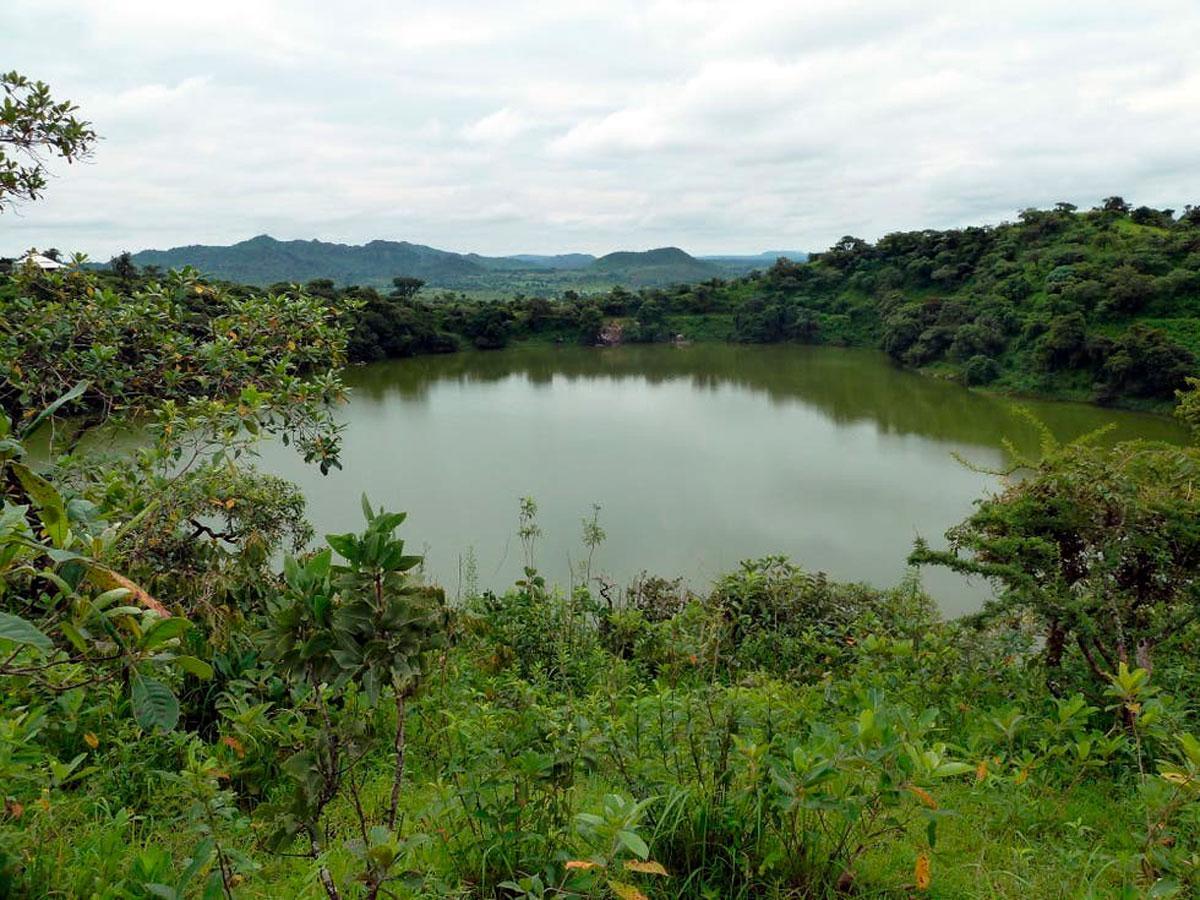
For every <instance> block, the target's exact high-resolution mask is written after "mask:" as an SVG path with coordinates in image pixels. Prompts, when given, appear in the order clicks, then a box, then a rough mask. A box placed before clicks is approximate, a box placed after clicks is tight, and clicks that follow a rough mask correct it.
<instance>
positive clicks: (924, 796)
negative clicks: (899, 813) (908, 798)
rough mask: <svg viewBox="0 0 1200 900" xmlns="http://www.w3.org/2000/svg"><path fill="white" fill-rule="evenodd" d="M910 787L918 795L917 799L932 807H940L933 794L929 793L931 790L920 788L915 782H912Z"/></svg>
mask: <svg viewBox="0 0 1200 900" xmlns="http://www.w3.org/2000/svg"><path fill="white" fill-rule="evenodd" d="M908 789H909V790H910V791H912V792H913V794H915V795H916V797H917V799H919V800H920V801H921V802H922V803H924V804H925V805H926V806H928V807H929V808H930V809H937V808H938V805H937V801H936V800H934V799H933V796H932V795H931V794H930V793H929V791H927V790H925V789H924V788H919V787H917V786H916V785H915V784H910V785H909V786H908Z"/></svg>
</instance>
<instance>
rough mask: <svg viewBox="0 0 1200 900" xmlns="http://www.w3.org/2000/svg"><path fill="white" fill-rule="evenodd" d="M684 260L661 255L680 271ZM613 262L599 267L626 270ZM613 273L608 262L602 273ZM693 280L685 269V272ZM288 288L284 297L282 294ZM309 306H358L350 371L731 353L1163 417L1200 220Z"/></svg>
mask: <svg viewBox="0 0 1200 900" xmlns="http://www.w3.org/2000/svg"><path fill="white" fill-rule="evenodd" d="M678 253H680V251H654V252H653V254H638V256H640V257H643V258H645V257H648V256H653V255H654V254H659V256H655V257H654V261H653V267H654V268H655V270H656V271H660V272H663V273H664V276H663V277H664V278H665V277H667V275H666V274H665V273H679V271H680V270H678V269H676V268H674V266H675V264H676V263H677V262H678V258H677V256H676V254H678ZM623 256H624V254H613V255H612V257H605V258H602V259H601V260H599V261H597V262H596V263H594V264H593V266H600V265H602V264H605V261H606V260H610V259H611V260H613V264H614V265H619V264H623V263H624V260H623V259H622V258H621V257H623ZM613 257H616V259H613ZM685 271H686V269H685ZM284 287H285V285H278V286H277V288H279V289H283V288H284ZM308 287H309V289H310V290H312V291H314V292H316V293H318V294H322V295H324V296H326V297H327V298H330V299H332V298H335V297H340V298H343V299H345V300H347V301H352V305H354V306H355V308H356V311H355V313H354V314H353V322H352V325H351V339H350V358H351V359H352V360H354V361H371V360H376V359H383V358H387V357H401V356H411V355H414V354H421V353H440V352H452V351H454V350H457V349H460V348H463V347H475V348H479V349H495V348H499V347H503V346H505V345H506V344H508V343H509V342H510V341H514V340H527V339H533V340H558V341H564V340H565V341H578V342H581V343H584V344H593V343H596V342H597V340H598V339H599V338H600V336H601V331H602V329H605V326H606V325H610V326H611V325H616V326H617V327H616V328H615V329H613V328H609V329H607V330H606V335H607V337H606V339H612V337H613V335H616V336H617V339H619V340H621V341H626V342H653V341H668V340H674V339H676V338H678V337H679V336H681V335H682V336H683V337H684V338H686V339H690V340H731V341H740V342H747V343H776V342H785V341H795V342H800V343H814V344H834V345H845V346H860V347H875V348H879V349H882V350H885V351H886V352H887V353H888V354H890V355H891V357H892V358H893V359H894V360H895V361H896V362H897V363H898V364H900V365H903V366H908V367H913V368H918V369H923V370H926V371H928V372H930V373H931V374H934V375H938V376H941V377H946V378H952V379H956V380H959V381H961V382H963V383H965V384H968V385H971V386H979V387H985V388H987V389H990V390H997V391H1009V392H1014V393H1028V394H1036V395H1042V396H1049V397H1060V398H1070V399H1077V400H1091V401H1095V402H1100V403H1108V404H1120V405H1126V406H1135V407H1137V406H1141V407H1150V408H1160V407H1166V406H1168V405H1169V404H1170V403H1171V402H1172V401H1173V399H1174V396H1175V392H1176V390H1178V389H1179V388H1181V387H1182V386H1183V384H1184V379H1185V378H1186V377H1187V376H1188V375H1191V374H1195V373H1196V371H1197V370H1198V368H1200V364H1198V362H1197V360H1198V358H1200V210H1196V209H1194V208H1191V207H1189V208H1188V209H1187V210H1186V211H1185V212H1184V213H1183V214H1182V215H1180V216H1175V215H1173V214H1172V213H1171V212H1170V211H1167V210H1151V209H1148V208H1146V207H1139V208H1136V209H1133V208H1130V206H1129V205H1128V204H1127V203H1125V202H1124V201H1123V200H1121V199H1120V198H1110V199H1109V200H1106V201H1105V202H1104V203H1103V204H1101V205H1100V206H1099V207H1097V208H1096V209H1093V210H1089V211H1086V212H1084V211H1078V210H1076V209H1074V208H1072V207H1070V206H1069V205H1066V204H1060V205H1059V206H1058V207H1056V208H1055V209H1052V210H1026V211H1025V212H1023V213H1022V214H1021V215H1020V217H1019V219H1018V221H1016V222H1013V223H1007V224H1003V225H998V226H994V227H970V228H963V229H953V230H948V231H917V232H904V233H897V234H890V235H887V236H886V237H883V238H881V239H880V240H879V241H877V242H875V243H873V244H871V243H868V242H866V241H863V240H860V239H857V238H853V237H846V238H843V239H842V240H840V241H839V242H838V243H837V244H836V245H835V246H834V247H832V248H831V249H830V250H829V251H827V252H825V253H822V254H819V255H816V256H815V257H814V258H813V259H812V260H810V261H808V262H803V263H797V262H794V261H792V260H789V259H786V258H780V259H778V260H776V262H775V263H774V265H771V266H770V267H768V268H766V269H765V270H760V271H754V272H751V273H749V274H747V275H744V276H740V277H737V278H733V279H726V278H720V277H713V278H707V279H704V280H702V281H699V282H692V283H682V284H674V285H670V286H666V287H643V288H641V289H638V290H636V291H635V290H630V289H627V288H624V287H620V286H617V287H614V288H611V289H608V290H603V291H592V292H587V291H575V290H570V289H568V290H565V291H562V292H560V293H557V294H536V293H535V294H524V293H517V294H513V295H510V296H508V297H505V298H501V299H498V300H494V301H493V300H487V301H485V300H479V299H475V298H471V297H468V296H467V295H465V294H462V293H453V292H447V291H437V290H434V289H432V288H430V287H426V286H425V285H424V282H422V281H421V280H420V279H414V278H396V279H395V280H394V284H393V288H392V290H391V291H388V292H383V291H380V290H378V289H376V288H374V287H370V286H352V287H347V288H342V287H338V286H337V285H336V284H335V283H334V282H333V281H332V280H331V279H317V280H314V281H312V282H310V283H309V286H308Z"/></svg>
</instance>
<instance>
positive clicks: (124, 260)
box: [108, 250, 138, 290]
mask: <svg viewBox="0 0 1200 900" xmlns="http://www.w3.org/2000/svg"><path fill="white" fill-rule="evenodd" d="M108 267H109V268H110V269H111V270H112V273H113V274H114V275H115V276H117V281H119V282H120V283H121V287H123V288H125V289H126V290H128V289H129V288H132V287H133V286H134V284H135V283H136V282H137V279H138V267H137V266H136V265H135V264H134V262H133V255H132V254H131V253H130V252H129V251H128V250H126V251H125V252H124V253H122V254H120V255H119V256H114V257H113V258H112V259H111V260H110V261H109V263H108Z"/></svg>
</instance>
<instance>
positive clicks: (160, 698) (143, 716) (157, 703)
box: [130, 675, 179, 731]
mask: <svg viewBox="0 0 1200 900" xmlns="http://www.w3.org/2000/svg"><path fill="white" fill-rule="evenodd" d="M130 693H131V695H132V700H133V717H134V719H135V720H137V723H138V725H140V726H141V727H142V728H144V729H145V730H147V731H152V730H154V729H158V730H160V731H170V730H171V729H172V728H174V727H175V725H176V724H177V723H178V722H179V700H178V699H176V697H175V695H174V694H173V693H171V689H170V688H169V687H167V686H166V685H165V684H163V683H162V682H161V681H157V680H155V679H153V678H146V677H144V676H141V675H138V676H136V677H135V678H134V679H133V684H132V686H131V691H130Z"/></svg>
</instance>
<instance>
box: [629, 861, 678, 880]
mask: <svg viewBox="0 0 1200 900" xmlns="http://www.w3.org/2000/svg"><path fill="white" fill-rule="evenodd" d="M625 868H626V869H628V870H629V871H630V872H641V873H642V874H643V875H662V876H664V877H668V878H669V877H670V873H669V872H668V871H667V870H666V869H664V868H663V865H662V863H657V862H655V861H654V860H652V859H648V860H646V861H645V862H642V861H641V860H637V859H631V860H628V861H627V862H626V863H625Z"/></svg>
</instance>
